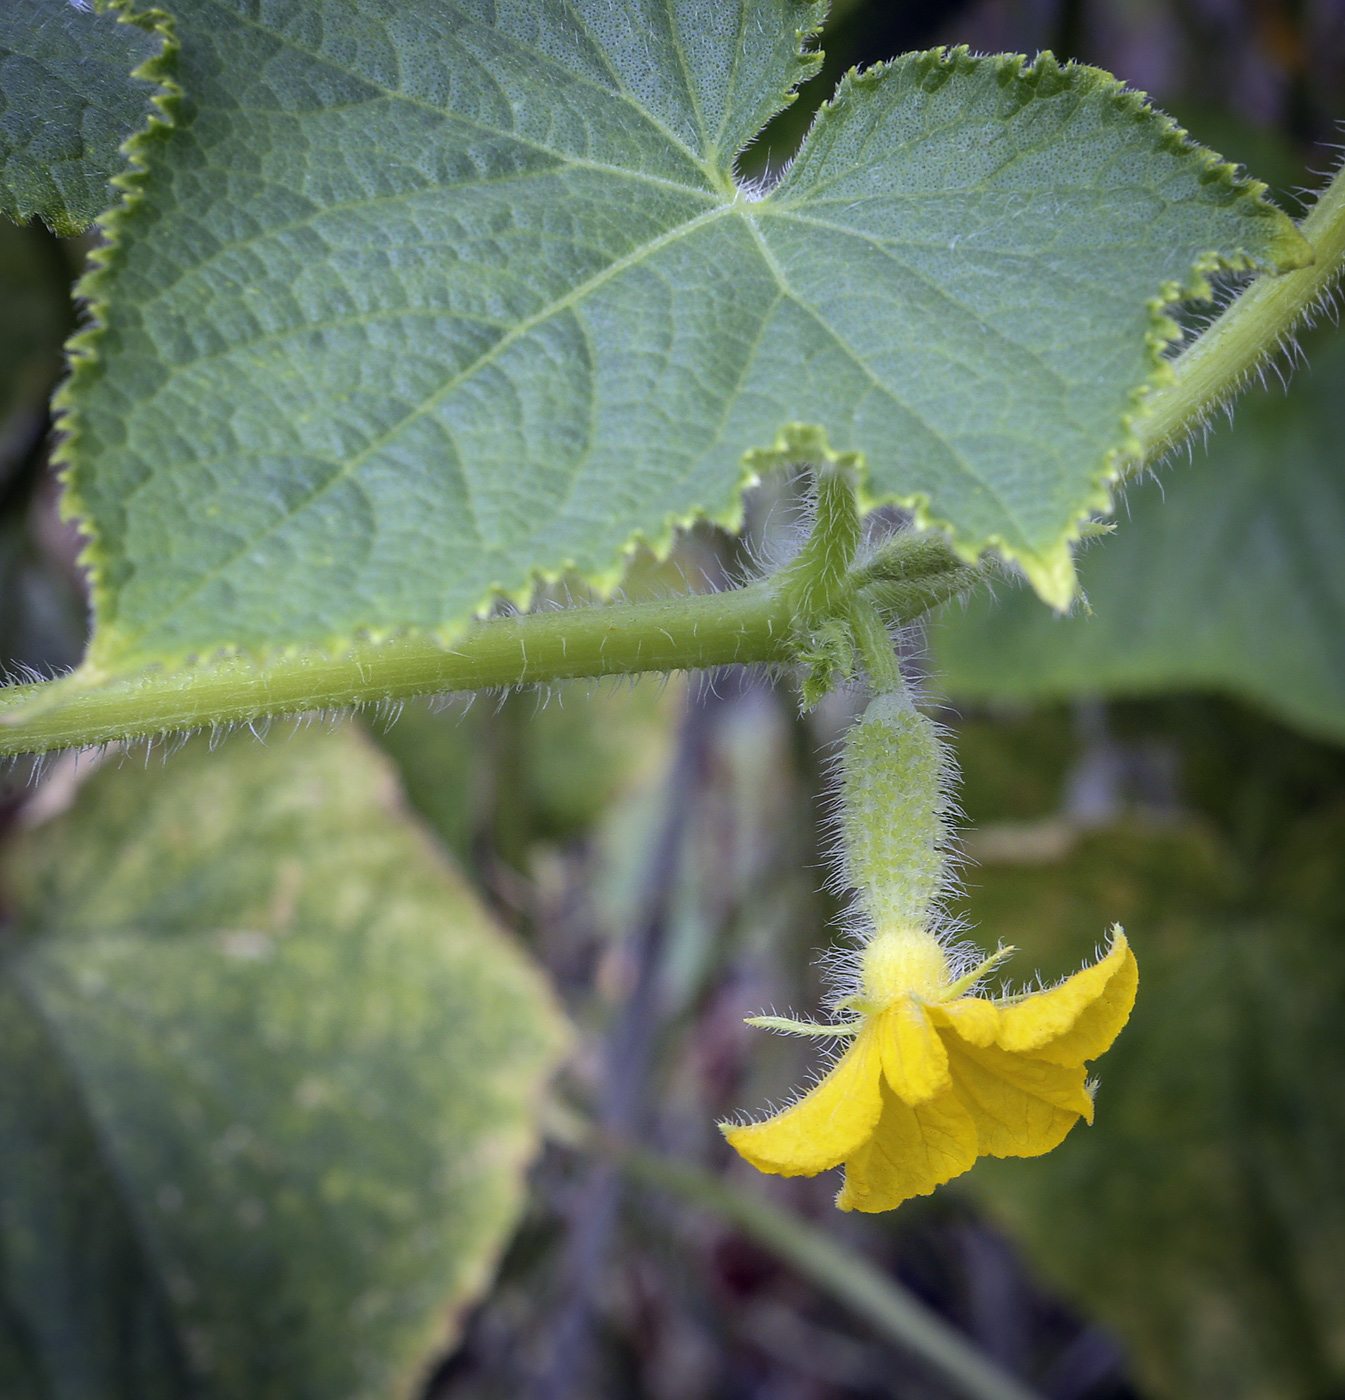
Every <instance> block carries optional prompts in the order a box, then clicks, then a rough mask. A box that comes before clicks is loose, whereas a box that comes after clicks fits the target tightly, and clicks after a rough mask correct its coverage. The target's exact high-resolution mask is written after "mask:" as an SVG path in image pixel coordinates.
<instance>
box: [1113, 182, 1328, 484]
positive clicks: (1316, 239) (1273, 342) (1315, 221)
mask: <svg viewBox="0 0 1345 1400" xmlns="http://www.w3.org/2000/svg"><path fill="white" fill-rule="evenodd" d="M1299 228H1300V230H1301V232H1302V234H1303V236H1304V238H1306V239H1307V240H1308V242H1309V243H1311V244H1312V247H1313V251H1314V252H1315V253H1316V255H1317V257H1316V261H1315V262H1313V264H1312V265H1311V266H1310V267H1304V268H1300V269H1299V270H1298V271H1297V272H1286V273H1284V274H1283V275H1282V276H1279V277H1258V278H1257V279H1256V281H1255V282H1253V283H1252V284H1251V286H1250V287H1248V288H1247V290H1246V291H1244V292H1243V293H1242V295H1241V296H1239V297H1238V298H1237V300H1236V301H1234V302H1232V303H1231V305H1230V306H1229V307H1228V309H1227V310H1226V311H1224V312H1223V314H1222V315H1221V316H1219V317H1218V319H1217V320H1215V321H1214V322H1212V323H1211V324H1210V326H1209V327H1208V328H1207V329H1206V330H1205V331H1203V332H1202V333H1201V335H1200V337H1199V338H1198V339H1197V340H1195V341H1194V342H1193V343H1192V344H1191V345H1190V346H1189V347H1188V348H1187V349H1185V350H1183V351H1182V353H1181V354H1180V355H1178V356H1177V358H1176V359H1175V360H1174V361H1173V362H1172V369H1173V373H1174V376H1175V377H1174V379H1173V381H1172V382H1171V383H1170V384H1167V385H1165V386H1164V387H1163V388H1161V389H1159V390H1158V391H1157V392H1156V393H1154V394H1153V395H1152V396H1151V397H1150V398H1149V399H1148V400H1147V402H1146V404H1145V411H1144V417H1143V419H1142V420H1141V421H1140V423H1139V424H1138V428H1137V431H1138V435H1139V439H1140V444H1141V449H1142V450H1141V453H1140V455H1139V456H1138V457H1137V458H1136V460H1135V463H1134V466H1135V467H1136V468H1138V467H1139V466H1140V465H1142V464H1143V463H1146V462H1153V461H1154V460H1155V459H1156V458H1158V457H1161V456H1162V455H1163V453H1164V452H1166V451H1167V450H1168V449H1169V448H1170V447H1174V446H1175V445H1176V444H1178V443H1180V442H1182V441H1183V440H1184V439H1185V438H1187V437H1188V436H1189V435H1190V434H1191V433H1192V432H1194V431H1195V429H1196V428H1198V427H1199V426H1200V425H1201V424H1202V423H1204V422H1205V421H1207V420H1208V418H1209V416H1210V415H1211V414H1212V413H1213V412H1214V410H1215V409H1217V408H1218V407H1219V406H1220V405H1221V404H1224V403H1227V402H1228V400H1229V399H1231V398H1232V397H1233V396H1234V395H1235V394H1236V393H1237V392H1238V391H1239V390H1240V389H1241V388H1242V387H1243V386H1244V384H1245V383H1246V382H1247V380H1248V378H1249V377H1250V376H1251V375H1253V374H1255V373H1256V371H1257V369H1259V368H1260V366H1261V365H1262V364H1264V363H1265V361H1266V360H1267V359H1268V358H1269V357H1270V356H1272V355H1273V354H1275V352H1276V351H1278V350H1279V349H1281V348H1282V346H1283V345H1284V343H1285V341H1286V339H1287V338H1288V337H1289V336H1290V335H1291V334H1292V333H1293V330H1294V327H1295V326H1296V325H1297V324H1298V322H1299V321H1300V320H1301V319H1302V318H1303V316H1304V315H1306V314H1307V313H1308V312H1310V311H1311V310H1312V309H1313V307H1314V306H1316V305H1318V304H1319V303H1320V302H1321V301H1322V300H1323V298H1325V297H1327V296H1329V295H1330V293H1331V290H1332V287H1333V286H1334V285H1335V283H1336V281H1337V279H1338V278H1339V277H1340V274H1341V270H1342V267H1345V165H1343V166H1342V167H1341V168H1340V169H1339V170H1338V171H1337V172H1336V175H1335V178H1334V179H1333V180H1332V181H1331V183H1330V184H1329V185H1328V186H1327V187H1326V189H1324V190H1323V191H1322V193H1321V194H1320V195H1319V196H1318V199H1317V202H1316V203H1315V204H1314V205H1313V207H1312V209H1311V210H1310V211H1309V213H1308V215H1307V217H1306V218H1305V219H1304V220H1303V222H1302V223H1301V224H1300V225H1299Z"/></svg>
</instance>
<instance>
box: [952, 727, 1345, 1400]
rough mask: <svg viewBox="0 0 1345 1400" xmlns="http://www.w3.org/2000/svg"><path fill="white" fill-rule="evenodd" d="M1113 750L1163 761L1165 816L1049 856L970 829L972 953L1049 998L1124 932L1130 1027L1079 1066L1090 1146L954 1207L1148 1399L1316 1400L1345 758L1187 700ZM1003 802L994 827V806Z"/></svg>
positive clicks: (1328, 1314)
mask: <svg viewBox="0 0 1345 1400" xmlns="http://www.w3.org/2000/svg"><path fill="white" fill-rule="evenodd" d="M1045 723H1046V725H1047V727H1048V728H1049V727H1050V726H1053V725H1055V724H1056V723H1057V721H1055V720H1054V719H1053V718H1051V717H1049V716H1048V717H1046V721H1045ZM972 728H973V729H976V730H979V731H980V732H979V734H978V735H977V744H978V746H979V748H980V750H981V751H985V750H988V749H989V748H991V747H992V739H993V735H994V734H995V733H996V732H998V733H999V734H1000V735H1001V742H1002V743H1003V744H1004V746H1005V747H1006V748H1009V749H1012V748H1014V747H1015V746H1016V743H1015V739H1014V735H1013V730H1012V728H1007V729H1005V728H1001V729H999V730H998V731H996V729H995V728H994V727H992V726H990V725H986V724H979V725H973V726H972ZM1115 730H1116V735H1117V738H1116V740H1115V742H1117V743H1118V744H1120V745H1121V747H1122V751H1124V749H1125V747H1126V746H1127V745H1133V744H1134V742H1135V741H1136V739H1137V738H1138V737H1140V736H1146V737H1147V738H1148V739H1149V740H1151V741H1152V740H1153V739H1155V738H1158V739H1159V740H1161V741H1162V742H1166V743H1168V744H1170V745H1171V746H1172V747H1173V749H1174V751H1175V753H1176V755H1177V756H1178V758H1179V761H1180V763H1179V766H1180V771H1181V789H1182V795H1183V798H1184V799H1185V802H1186V804H1187V807H1186V809H1185V811H1184V812H1183V813H1181V814H1178V813H1176V812H1171V813H1167V814H1156V813H1154V812H1152V811H1149V812H1147V813H1146V812H1145V811H1144V809H1142V808H1131V809H1129V810H1125V809H1124V808H1122V809H1119V810H1118V813H1117V815H1116V816H1115V818H1114V819H1113V820H1111V821H1110V822H1108V823H1107V824H1106V825H1103V826H1099V827H1096V828H1093V829H1087V828H1084V827H1078V826H1076V827H1075V828H1074V830H1073V833H1072V836H1071V837H1070V839H1068V840H1067V841H1066V842H1065V843H1064V844H1063V846H1060V845H1057V847H1056V848H1055V849H1054V850H1052V847H1051V845H1050V844H1049V843H1046V844H1043V843H1042V842H1040V841H1034V840H1033V839H1032V838H1033V834H1034V832H1039V831H1040V830H1041V828H1042V826H1043V824H1042V823H1040V822H1028V823H1015V824H1013V825H1010V826H1001V827H999V828H994V827H992V828H990V829H989V830H988V831H987V832H985V833H982V834H980V835H979V836H978V837H975V838H973V840H972V851H973V853H974V854H976V855H977V856H978V858H979V864H978V865H977V867H976V868H975V869H974V870H973V871H972V872H971V875H970V877H969V885H970V895H969V905H970V913H971V915H972V917H973V919H974V920H975V922H976V923H977V924H978V926H979V928H980V933H981V935H982V936H983V938H984V939H985V940H989V941H992V942H993V940H995V939H1003V940H1005V941H1006V942H1012V943H1014V944H1016V945H1018V947H1020V948H1021V949H1022V950H1023V952H1022V954H1021V955H1020V960H1021V961H1022V962H1023V964H1024V965H1025V966H1028V965H1031V966H1040V967H1041V968H1042V969H1043V971H1044V972H1045V973H1046V974H1047V975H1048V976H1055V975H1060V974H1062V973H1064V972H1067V971H1070V970H1072V969H1073V968H1074V967H1076V966H1077V965H1078V964H1079V962H1080V961H1081V960H1082V959H1083V958H1084V956H1085V955H1087V954H1089V953H1091V951H1092V949H1093V947H1094V945H1095V944H1096V943H1097V942H1099V941H1100V939H1101V938H1102V935H1103V932H1104V929H1105V927H1106V925H1107V924H1108V923H1109V922H1110V921H1111V920H1113V919H1115V920H1117V921H1119V922H1121V923H1122V924H1124V925H1125V927H1126V931H1127V934H1128V935H1129V937H1130V938H1131V940H1132V942H1133V944H1134V946H1135V949H1136V953H1137V955H1138V957H1139V961H1140V979H1141V980H1140V995H1139V1000H1138V1003H1137V1005H1136V1010H1135V1013H1134V1017H1133V1018H1132V1021H1131V1024H1130V1026H1129V1027H1128V1028H1127V1030H1126V1032H1125V1033H1124V1034H1123V1035H1122V1036H1121V1038H1120V1040H1119V1041H1118V1042H1117V1044H1116V1046H1115V1047H1113V1049H1112V1050H1111V1051H1110V1052H1109V1053H1108V1054H1107V1056H1106V1057H1105V1059H1103V1060H1102V1061H1101V1062H1100V1063H1099V1065H1098V1077H1099V1079H1100V1089H1099V1093H1098V1116H1097V1122H1096V1125H1095V1126H1094V1127H1093V1128H1091V1129H1087V1130H1085V1129H1080V1130H1078V1131H1076V1132H1074V1133H1073V1134H1071V1136H1070V1137H1069V1138H1068V1139H1067V1140H1066V1142H1065V1143H1064V1145H1063V1146H1062V1147H1061V1148H1060V1149H1059V1150H1058V1151H1056V1152H1055V1153H1053V1154H1051V1155H1050V1156H1049V1157H1046V1158H1043V1159H1041V1160H1040V1161H1033V1162H1030V1163H1029V1162H1017V1161H1005V1162H997V1163H987V1164H982V1165H981V1166H980V1167H978V1168H977V1171H976V1172H975V1173H974V1174H973V1177H972V1178H971V1189H972V1190H973V1191H974V1193H975V1195H976V1197H977V1198H978V1199H979V1200H981V1201H982V1202H983V1203H984V1204H985V1205H986V1206H987V1207H988V1208H989V1209H990V1211H991V1212H992V1214H993V1215H994V1216H995V1217H996V1218H998V1219H999V1220H1000V1221H1001V1222H1002V1223H1004V1224H1006V1225H1007V1226H1008V1227H1009V1228H1010V1230H1011V1231H1012V1233H1013V1235H1014V1237H1015V1238H1016V1239H1018V1240H1019V1241H1020V1242H1022V1243H1023V1244H1024V1245H1026V1246H1027V1247H1028V1249H1029V1251H1030V1253H1031V1254H1032V1255H1033V1256H1034V1257H1035V1258H1036V1259H1037V1260H1038V1261H1039V1262H1040V1263H1041V1264H1042V1265H1043V1266H1044V1267H1045V1268H1046V1270H1047V1272H1048V1274H1049V1275H1050V1276H1051V1277H1053V1278H1054V1279H1055V1280H1056V1281H1057V1282H1059V1283H1063V1284H1064V1285H1066V1286H1067V1287H1068V1288H1069V1289H1070V1290H1071V1291H1073V1292H1074V1293H1075V1294H1076V1295H1077V1296H1078V1297H1079V1298H1080V1299H1081V1300H1082V1301H1083V1302H1084V1303H1085V1305H1086V1306H1088V1307H1089V1309H1090V1310H1091V1311H1093V1312H1095V1313H1096V1314H1097V1315H1098V1316H1099V1317H1101V1318H1102V1319H1104V1320H1105V1321H1107V1322H1109V1323H1110V1324H1111V1325H1112V1326H1113V1327H1115V1328H1116V1330H1117V1331H1118V1332H1119V1333H1120V1334H1121V1335H1122V1336H1123V1337H1124V1339H1125V1340H1126V1341H1127V1343H1128V1344H1129V1345H1130V1347H1131V1349H1132V1353H1133V1356H1134V1359H1135V1362H1136V1365H1137V1368H1138V1370H1139V1373H1140V1376H1141V1379H1142V1382H1143V1384H1144V1387H1145V1390H1146V1393H1148V1394H1152V1395H1154V1396H1157V1397H1171V1398H1172V1400H1176V1398H1177V1397H1181V1400H1278V1398H1279V1397H1295V1400H1300V1398H1301V1400H1313V1398H1314V1397H1324V1396H1327V1395H1329V1394H1336V1393H1338V1389H1335V1388H1338V1387H1339V1386H1340V1385H1341V1384H1342V1383H1345V1202H1343V1201H1342V1197H1341V1191H1340V1168H1339V1164H1340V1162H1341V1161H1342V1160H1345V1096H1342V1094H1341V1093H1340V1085H1341V1084H1342V1083H1345V1025H1343V1024H1342V1020H1341V1016H1340V1010H1339V1008H1340V1006H1341V1004H1342V1001H1345V939H1342V936H1341V935H1342V933H1343V932H1345V872H1342V869H1341V862H1340V851H1341V850H1342V849H1345V754H1342V753H1341V752H1340V751H1338V750H1332V749H1329V748H1325V747H1323V746H1320V745H1314V744H1311V743H1310V742H1308V741H1306V740H1303V739H1301V738H1298V737H1296V736H1294V735H1293V734H1291V733H1289V732H1287V731H1283V730H1279V729H1277V728H1276V727H1274V726H1271V725H1268V724H1265V723H1260V722H1257V721H1256V720H1255V719H1254V718H1253V717H1251V716H1250V715H1247V714H1245V713H1242V712H1239V711H1238V710H1237V709H1235V708H1233V707H1229V706H1211V705H1199V704H1194V703H1192V702H1182V703H1180V704H1167V705H1163V706H1133V707H1130V708H1129V709H1128V711H1126V712H1124V713H1123V714H1122V715H1120V716H1119V717H1118V723H1117V724H1116V726H1115ZM968 766H969V767H972V766H973V763H971V762H969V765H968ZM975 767H976V769H977V770H978V771H977V772H976V773H975V774H974V782H976V781H978V782H980V783H981V784H982V786H983V787H984V788H993V787H994V784H993V782H986V781H985V779H986V774H987V771H989V772H990V773H991V774H993V772H994V771H995V769H994V768H990V769H989V770H987V768H986V767H985V766H982V765H979V764H976V765H975ZM999 771H1001V772H1006V773H1008V772H1011V771H1012V770H1011V768H1010V767H1009V766H1008V765H1005V764H1003V763H1001V764H1000V765H999ZM992 795H993V794H985V795H983V796H982V797H981V798H980V799H979V800H980V801H982V802H983V803H984V802H987V801H989V800H991V796H992ZM999 798H1000V801H1001V804H1002V810H1006V809H1010V808H1011V807H1012V805H1013V795H1012V788H1011V787H1005V788H1003V789H1001V791H1000V793H999ZM1028 805H1035V803H1034V801H1033V799H1032V798H1031V797H1029V802H1028ZM1054 829H1055V832H1056V834H1057V835H1059V831H1060V829H1061V828H1060V826H1059V823H1057V824H1055V828H1054ZM1010 970H1012V968H1011V969H1010Z"/></svg>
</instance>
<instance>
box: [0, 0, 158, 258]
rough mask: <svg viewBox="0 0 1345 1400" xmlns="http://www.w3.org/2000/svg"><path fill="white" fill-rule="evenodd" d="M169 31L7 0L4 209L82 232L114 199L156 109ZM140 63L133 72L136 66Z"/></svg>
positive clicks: (47, 3) (1, 86) (0, 126)
mask: <svg viewBox="0 0 1345 1400" xmlns="http://www.w3.org/2000/svg"><path fill="white" fill-rule="evenodd" d="M163 47H164V40H163V36H162V35H161V34H159V33H157V32H156V31H155V30H154V28H153V27H152V25H150V24H149V23H148V22H146V23H145V24H144V26H142V25H137V24H129V23H127V24H124V23H119V22H118V20H117V18H116V16H115V15H113V14H110V13H109V14H93V13H91V12H90V11H88V10H84V9H76V8H75V7H74V6H73V5H71V4H69V3H68V0H5V3H4V5H3V6H0V214H5V215H7V216H8V217H9V218H11V219H14V220H16V221H17V222H19V223H25V222H26V221H27V220H28V219H30V218H32V217H34V216H37V217H38V218H40V219H41V220H42V221H43V222H44V223H46V224H47V225H48V227H50V228H52V229H54V230H55V231H56V232H57V233H60V234H74V233H80V232H82V231H83V230H84V229H86V228H87V227H88V226H89V225H90V224H91V223H92V222H93V221H94V220H95V219H96V218H97V217H98V215H99V214H101V213H102V212H103V210H105V209H106V208H107V207H108V205H109V204H111V203H112V199H113V193H112V191H111V190H110V189H109V188H108V181H109V180H110V179H111V178H112V177H113V176H114V175H118V174H120V173H121V172H122V171H123V170H125V168H126V158H125V157H124V156H123V155H122V154H121V149H120V148H121V144H122V142H123V141H125V140H126V138H127V137H128V136H130V135H131V134H132V132H134V131H137V130H138V129H140V128H141V127H143V126H144V125H145V123H146V121H147V119H148V118H149V115H150V110H151V103H152V101H153V99H154V97H155V96H156V95H157V93H158V91H159V89H158V83H157V76H156V70H157V69H158V68H159V66H160V65H161V63H162V61H163V53H162V51H163ZM142 65H145V67H144V69H143V71H142V72H140V73H139V74H138V75H137V76H134V77H133V76H131V75H132V72H133V70H140V69H141V66H142Z"/></svg>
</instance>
